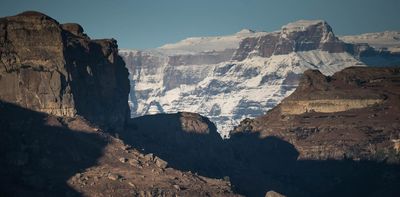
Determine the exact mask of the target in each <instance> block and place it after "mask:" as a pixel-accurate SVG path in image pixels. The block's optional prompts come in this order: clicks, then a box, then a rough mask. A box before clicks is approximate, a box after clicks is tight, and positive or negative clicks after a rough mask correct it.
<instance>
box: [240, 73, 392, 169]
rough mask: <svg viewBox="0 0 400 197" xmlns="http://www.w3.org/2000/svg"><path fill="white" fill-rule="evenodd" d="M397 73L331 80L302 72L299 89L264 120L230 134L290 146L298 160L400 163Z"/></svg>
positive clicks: (348, 75)
mask: <svg viewBox="0 0 400 197" xmlns="http://www.w3.org/2000/svg"><path fill="white" fill-rule="evenodd" d="M399 82H400V70H399V68H355V67H354V68H347V69H344V70H343V71H340V72H338V73H335V74H334V75H333V76H331V77H326V76H323V75H322V74H321V73H320V72H318V71H311V70H310V71H306V72H305V74H304V75H303V78H302V79H301V82H300V85H299V87H298V88H297V89H296V91H295V92H294V93H293V94H292V95H290V96H289V97H288V98H286V99H284V100H283V101H282V103H281V104H279V105H278V106H277V107H275V108H274V109H272V110H271V111H269V112H268V113H267V114H266V115H265V116H262V117H259V118H256V119H254V120H246V121H243V122H242V123H241V125H240V126H239V127H237V128H236V129H235V132H258V133H260V135H261V136H262V137H267V136H276V137H279V138H281V139H284V140H286V141H288V142H290V143H292V144H293V145H294V146H295V147H296V149H297V150H298V151H299V159H317V160H321V159H322V160H325V159H338V160H341V159H352V160H374V161H375V160H379V161H380V160H385V161H387V162H395V163H398V162H400V160H399V159H400V157H399V155H398V153H397V151H396V143H395V142H396V141H397V140H398V139H399V138H400V132H399V131H400V130H399V129H400V124H399V120H400V116H399V112H400V102H399V99H398V98H399V92H400V89H399V87H400V86H399Z"/></svg>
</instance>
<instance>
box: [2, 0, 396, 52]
mask: <svg viewBox="0 0 400 197" xmlns="http://www.w3.org/2000/svg"><path fill="white" fill-rule="evenodd" d="M0 2H1V4H0V15H1V16H9V15H15V14H17V13H19V12H22V11H25V10H36V11H41V12H43V13H45V14H47V15H49V16H51V17H53V18H55V19H56V20H58V21H59V22H60V23H65V22H76V23H79V24H81V25H82V26H83V28H84V29H85V32H86V33H87V34H88V35H89V36H90V37H91V38H115V39H117V40H118V44H119V46H120V48H135V49H144V48H155V47H158V46H161V45H163V44H166V43H173V42H176V41H179V40H181V39H184V38H187V37H193V36H212V35H226V34H233V33H235V32H238V31H239V30H241V29H243V28H249V29H253V30H257V31H274V30H278V29H279V28H280V27H281V26H282V25H285V24H287V23H288V22H292V21H295V20H299V19H323V20H326V21H327V22H328V23H329V24H330V25H331V26H332V27H333V30H334V32H335V33H336V34H338V35H348V34H360V33H366V32H377V31H385V30H400V0H92V1H89V0H0Z"/></svg>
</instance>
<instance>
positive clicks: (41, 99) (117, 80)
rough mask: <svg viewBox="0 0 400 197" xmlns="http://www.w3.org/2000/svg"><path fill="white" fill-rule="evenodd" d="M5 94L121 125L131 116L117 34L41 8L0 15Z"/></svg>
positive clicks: (0, 85) (0, 86)
mask: <svg viewBox="0 0 400 197" xmlns="http://www.w3.org/2000/svg"><path fill="white" fill-rule="evenodd" d="M0 30H1V31H0V58H1V61H0V99H1V100H3V101H7V102H10V103H15V104H17V105H19V106H21V107H24V108H27V109H32V110H35V111H40V112H46V113H49V114H53V115H57V116H67V117H74V116H76V115H80V116H83V117H85V118H86V119H87V120H89V121H91V122H92V123H95V124H98V125H99V126H102V127H103V128H109V129H119V128H121V127H122V126H123V125H124V122H125V119H126V118H127V117H128V116H129V108H128V103H127V99H128V93H129V80H128V71H127V69H126V68H125V67H124V62H123V60H122V59H121V58H120V56H118V47H117V42H116V41H115V40H112V39H111V40H91V39H90V38H89V37H88V36H87V35H86V34H84V33H83V28H82V27H81V26H80V25H78V24H63V25H61V24H59V23H58V22H57V21H56V20H54V19H52V18H50V17H48V16H46V15H44V14H41V13H38V12H24V13H21V14H19V15H16V16H11V17H5V18H1V19H0Z"/></svg>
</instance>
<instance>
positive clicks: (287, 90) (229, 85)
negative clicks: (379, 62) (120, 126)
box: [120, 20, 379, 135]
mask: <svg viewBox="0 0 400 197" xmlns="http://www.w3.org/2000/svg"><path fill="white" fill-rule="evenodd" d="M366 51H367V52H368V53H367V52H366ZM371 51H373V52H374V49H373V48H372V49H371V47H369V46H368V45H367V44H360V45H359V44H348V43H345V42H343V41H341V40H340V39H338V38H337V37H336V36H335V35H334V33H333V31H332V28H331V27H330V26H329V25H328V24H327V23H326V22H325V21H321V20H316V21H305V20H301V21H297V22H294V23H290V24H287V25H285V26H283V27H282V28H281V29H280V30H279V31H275V32H254V31H251V30H242V31H240V32H238V33H236V34H234V35H229V36H219V37H197V38H188V39H185V40H182V41H180V42H178V43H175V44H166V45H164V46H162V47H160V48H157V49H152V50H145V51H139V50H127V49H125V50H120V55H121V56H122V57H123V58H124V60H125V62H126V64H127V67H128V69H129V71H130V79H131V94H130V105H131V113H132V116H133V117H136V116H142V115H145V114H152V113H173V112H178V111H188V112H196V113H200V114H201V115H203V116H207V117H209V118H210V119H211V120H212V121H213V122H214V123H216V125H217V128H218V130H219V132H220V133H221V135H227V134H228V132H229V131H230V130H231V129H232V128H233V126H234V125H237V124H238V123H239V122H240V121H241V120H242V119H244V118H248V117H256V116H259V115H262V114H265V112H266V111H268V110H269V109H271V108H272V107H274V106H276V105H277V104H278V103H279V102H280V101H281V100H282V99H283V98H285V97H286V96H288V95H289V94H291V93H292V92H293V91H294V89H295V88H296V87H297V84H298V79H299V77H300V76H301V74H302V73H303V72H304V71H305V70H307V69H310V68H311V69H319V70H320V71H321V72H322V73H324V74H325V75H331V74H333V73H334V72H337V71H339V70H342V69H343V68H346V67H349V66H366V64H365V63H363V62H362V61H360V60H362V58H361V57H366V56H370V55H372V56H374V57H375V56H376V55H379V54H376V53H371Z"/></svg>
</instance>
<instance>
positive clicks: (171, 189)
mask: <svg viewBox="0 0 400 197" xmlns="http://www.w3.org/2000/svg"><path fill="white" fill-rule="evenodd" d="M0 115H1V117H2V119H1V121H0V129H1V133H0V137H1V143H0V154H1V156H2V159H1V160H0V166H1V169H0V174H1V176H0V177H1V179H0V183H1V186H0V195H1V196H236V195H234V194H233V193H232V191H231V186H230V183H229V182H227V181H224V180H221V179H210V178H207V177H203V176H199V175H196V174H194V173H191V172H183V171H178V170H175V169H173V168H171V167H169V164H168V162H166V161H164V160H163V159H161V158H160V157H158V156H156V155H153V154H143V153H142V151H141V150H137V149H135V148H132V147H130V146H129V145H126V144H125V143H124V142H123V141H121V140H119V139H117V138H115V137H112V136H111V135H110V134H108V133H107V132H104V131H103V130H99V129H97V128H95V127H93V126H91V125H90V123H88V122H87V121H85V120H83V119H81V118H79V117H76V118H68V117H56V116H53V115H47V114H44V113H39V112H34V111H31V110H27V109H24V108H21V107H18V106H16V105H13V104H9V103H4V102H1V105H0Z"/></svg>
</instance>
